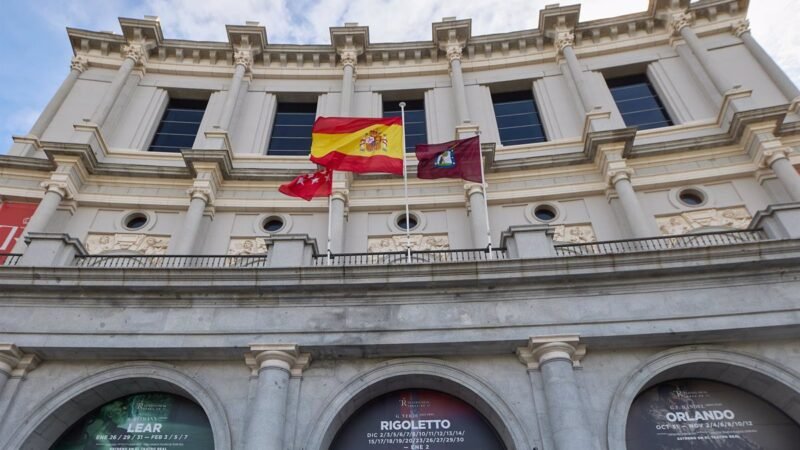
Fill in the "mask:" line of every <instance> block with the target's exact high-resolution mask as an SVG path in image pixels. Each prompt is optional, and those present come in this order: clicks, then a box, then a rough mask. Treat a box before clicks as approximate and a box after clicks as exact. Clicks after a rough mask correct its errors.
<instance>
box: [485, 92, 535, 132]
mask: <svg viewBox="0 0 800 450" xmlns="http://www.w3.org/2000/svg"><path fill="white" fill-rule="evenodd" d="M492 104H493V105H494V116H495V118H496V120H497V130H498V131H499V132H500V143H501V144H503V145H519V144H533V143H537V142H544V141H546V140H547V136H546V135H545V133H544V127H543V126H542V119H541V118H540V117H539V108H537V107H536V101H534V99H533V92H531V91H516V92H504V93H499V94H492Z"/></svg>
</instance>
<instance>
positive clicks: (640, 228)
mask: <svg viewBox="0 0 800 450" xmlns="http://www.w3.org/2000/svg"><path fill="white" fill-rule="evenodd" d="M632 174H633V170H632V169H623V170H615V171H610V172H609V173H608V174H607V179H608V180H609V181H610V183H611V185H612V186H613V187H614V190H615V191H616V192H617V196H619V201H620V203H621V204H622V209H623V211H624V212H625V219H626V220H627V221H628V224H629V225H630V227H631V231H632V232H633V235H634V236H635V237H637V238H644V237H651V236H656V235H657V234H658V228H657V227H656V224H655V220H654V219H653V218H652V217H648V216H647V215H646V214H645V212H644V210H643V209H642V204H641V203H640V202H639V198H638V197H636V192H635V191H634V190H633V185H632V184H631V175H632Z"/></svg>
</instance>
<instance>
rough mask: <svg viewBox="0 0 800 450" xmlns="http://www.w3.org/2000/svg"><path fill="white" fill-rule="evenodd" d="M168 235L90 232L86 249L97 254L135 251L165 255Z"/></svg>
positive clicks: (144, 253) (143, 253)
mask: <svg viewBox="0 0 800 450" xmlns="http://www.w3.org/2000/svg"><path fill="white" fill-rule="evenodd" d="M167 245H169V237H164V236H151V235H147V234H127V233H115V234H109V233H90V234H89V235H88V236H86V250H87V251H88V252H89V254H92V255H97V254H102V253H109V252H136V253H139V254H142V255H166V254H167Z"/></svg>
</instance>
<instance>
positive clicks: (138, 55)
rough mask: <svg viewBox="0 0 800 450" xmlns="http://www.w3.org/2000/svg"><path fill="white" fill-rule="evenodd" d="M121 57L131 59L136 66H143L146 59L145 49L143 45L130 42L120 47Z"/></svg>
mask: <svg viewBox="0 0 800 450" xmlns="http://www.w3.org/2000/svg"><path fill="white" fill-rule="evenodd" d="M121 53H122V56H123V57H125V58H128V59H132V60H133V62H134V63H136V64H137V65H139V64H144V63H145V61H146V59H147V48H146V47H145V46H144V44H141V43H136V42H132V43H130V44H126V45H123V46H122V52H121Z"/></svg>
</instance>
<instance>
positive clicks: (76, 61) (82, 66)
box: [69, 55, 89, 73]
mask: <svg viewBox="0 0 800 450" xmlns="http://www.w3.org/2000/svg"><path fill="white" fill-rule="evenodd" d="M88 68H89V58H87V57H86V56H84V55H75V56H73V57H72V61H70V63H69V69H70V70H77V71H78V73H83V72H86V69H88Z"/></svg>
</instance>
